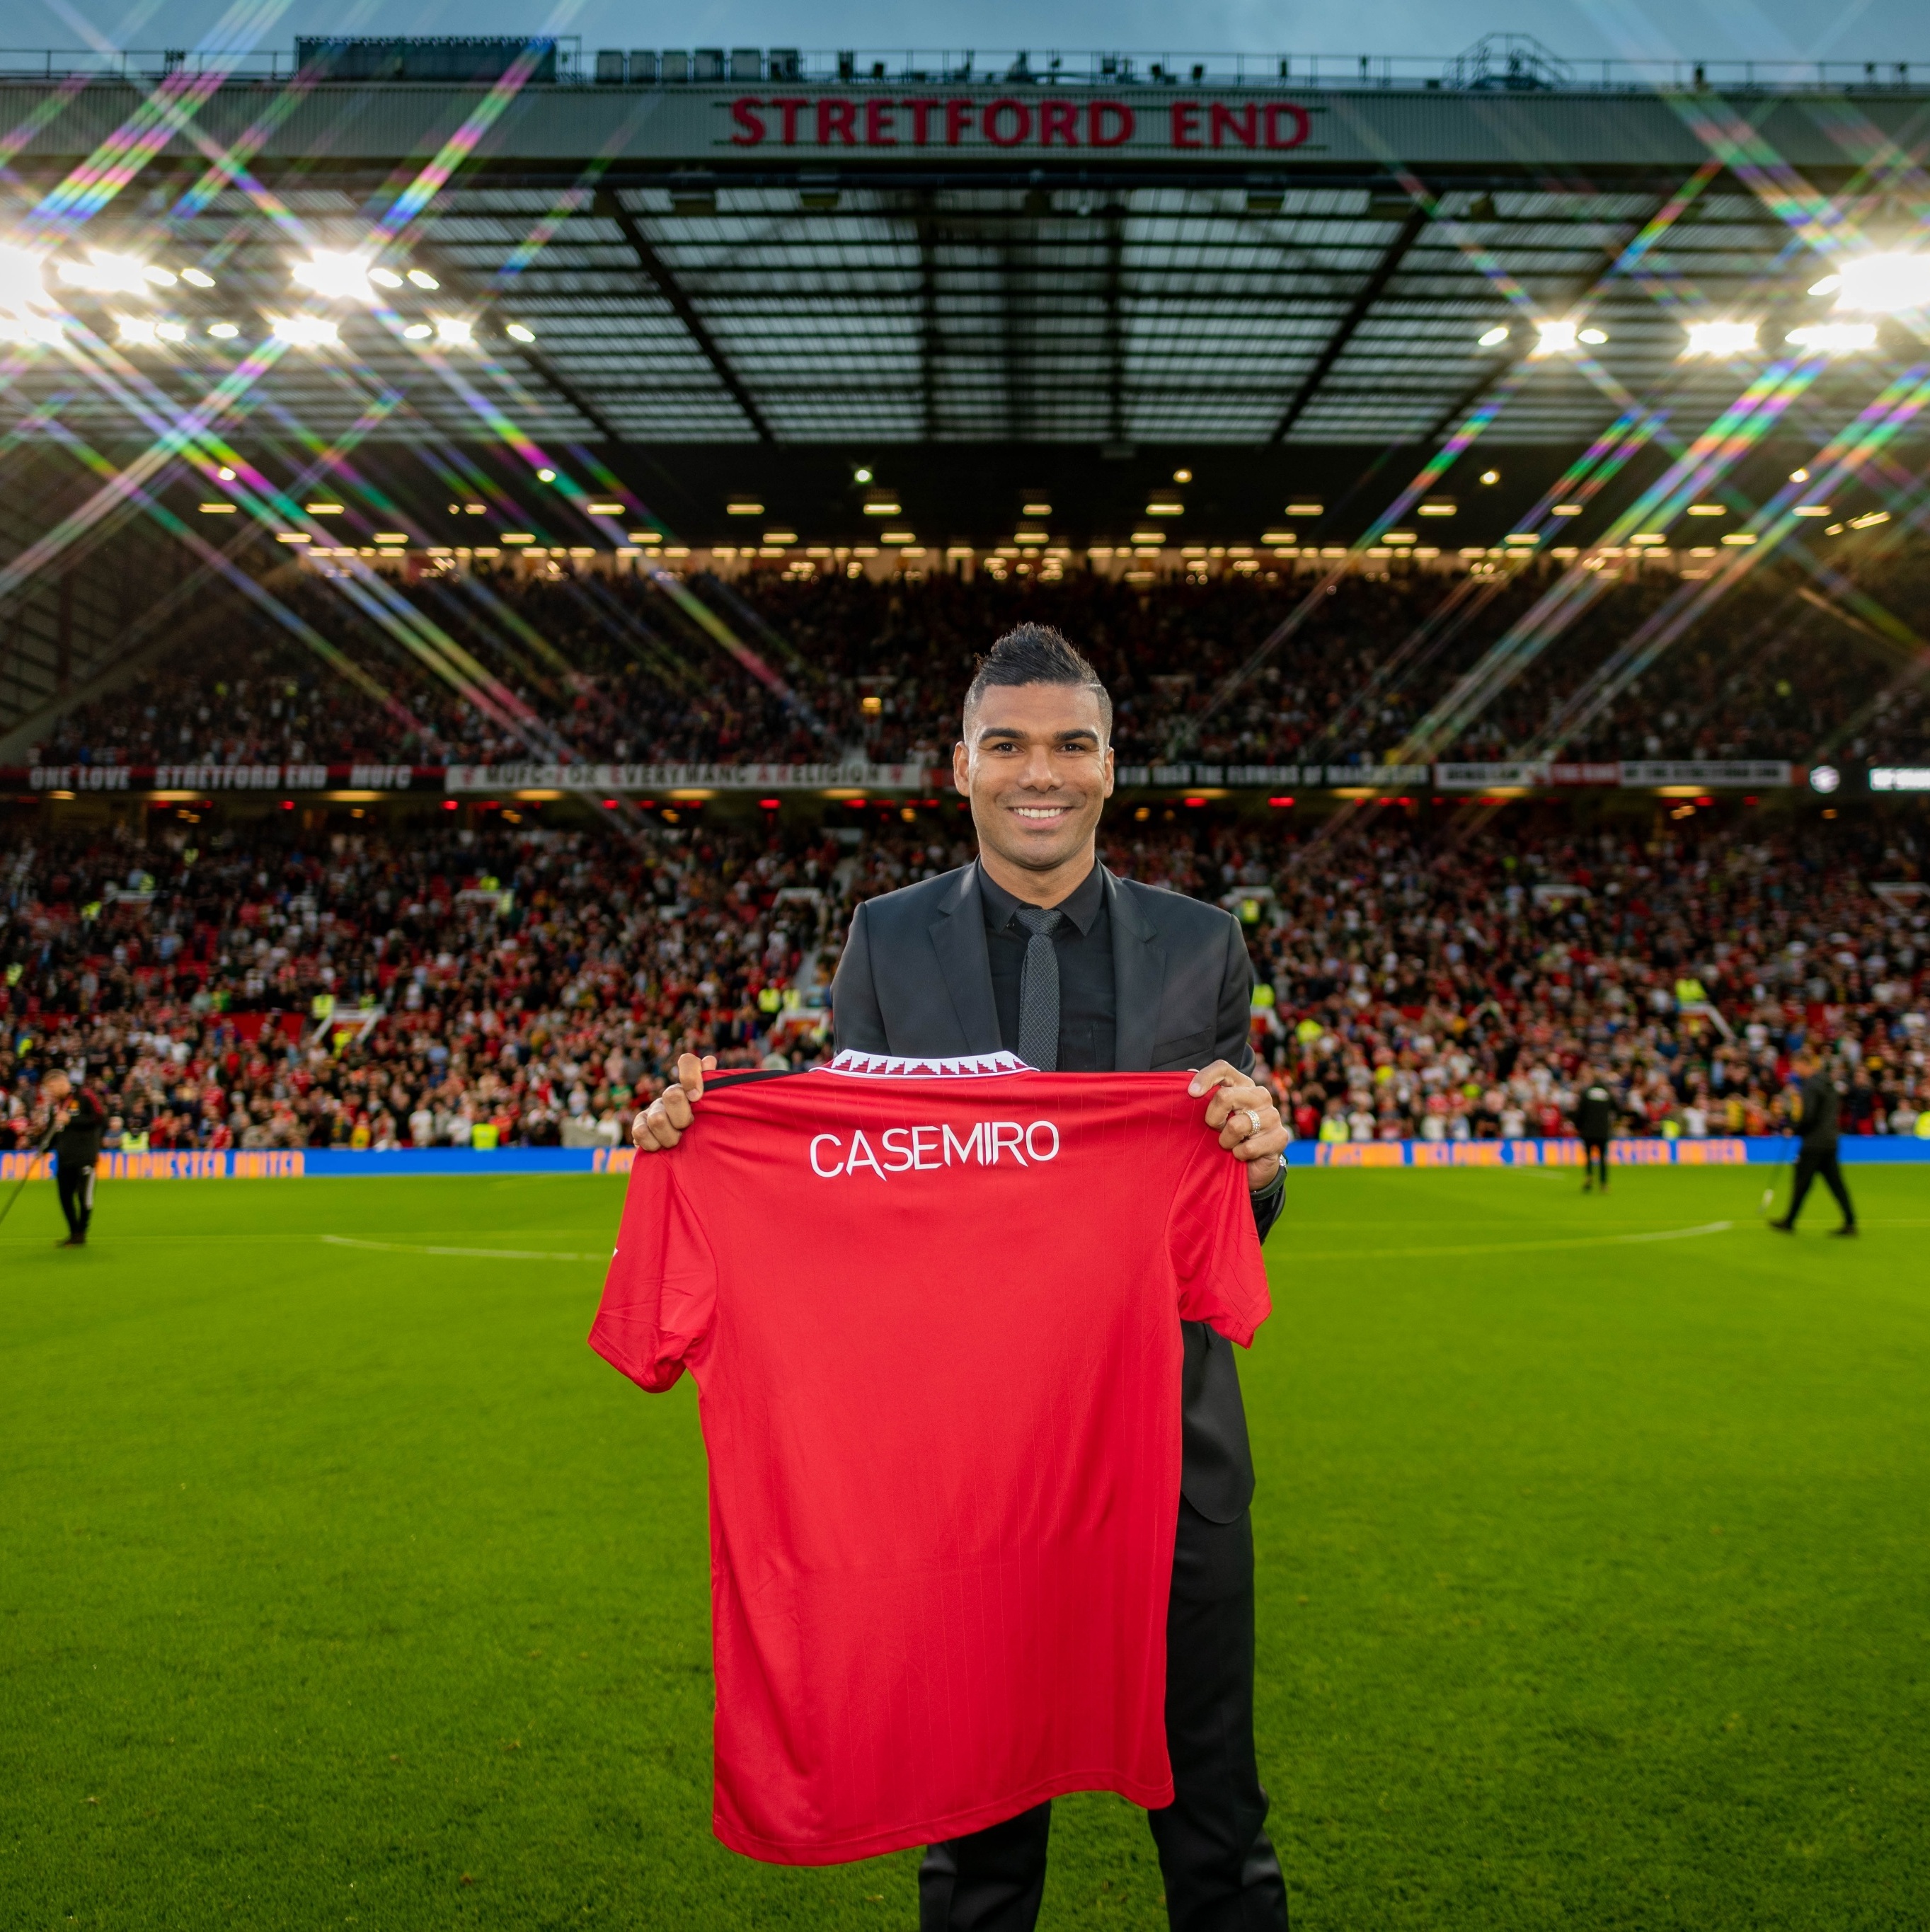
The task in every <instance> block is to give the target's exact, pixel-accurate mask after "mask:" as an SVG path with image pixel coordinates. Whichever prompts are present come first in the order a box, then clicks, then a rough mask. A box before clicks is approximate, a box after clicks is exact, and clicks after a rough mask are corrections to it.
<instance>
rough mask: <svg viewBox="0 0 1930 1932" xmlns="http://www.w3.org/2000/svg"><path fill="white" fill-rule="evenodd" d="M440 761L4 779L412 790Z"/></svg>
mask: <svg viewBox="0 0 1930 1932" xmlns="http://www.w3.org/2000/svg"><path fill="white" fill-rule="evenodd" d="M442 781H443V766H440V765H356V764H344V765H212V764H201V765H11V766H0V784H5V785H22V786H24V787H26V789H27V790H29V791H182V792H200V793H205V792H217V791H326V790H331V789H335V790H353V791H408V790H412V789H415V788H418V787H422V786H424V785H439V784H441V783H442Z"/></svg>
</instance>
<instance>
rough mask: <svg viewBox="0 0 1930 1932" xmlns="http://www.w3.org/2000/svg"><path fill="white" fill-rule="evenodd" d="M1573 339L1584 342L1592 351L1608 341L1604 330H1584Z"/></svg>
mask: <svg viewBox="0 0 1930 1932" xmlns="http://www.w3.org/2000/svg"><path fill="white" fill-rule="evenodd" d="M1575 339H1576V340H1577V341H1579V342H1586V344H1588V346H1589V347H1590V348H1591V349H1593V348H1595V347H1598V346H1599V345H1600V344H1602V343H1604V342H1606V341H1607V340H1608V332H1607V330H1606V329H1583V331H1582V332H1581V333H1580V335H1578V336H1577V338H1575Z"/></svg>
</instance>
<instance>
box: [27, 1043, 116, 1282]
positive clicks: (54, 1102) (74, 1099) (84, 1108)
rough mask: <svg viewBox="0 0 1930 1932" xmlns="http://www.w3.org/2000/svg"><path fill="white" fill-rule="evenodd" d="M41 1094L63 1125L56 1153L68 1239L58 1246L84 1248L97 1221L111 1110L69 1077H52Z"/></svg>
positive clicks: (52, 1075) (60, 1128)
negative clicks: (98, 1172)
mask: <svg viewBox="0 0 1930 1932" xmlns="http://www.w3.org/2000/svg"><path fill="white" fill-rule="evenodd" d="M41 1091H42V1092H43V1093H44V1094H45V1095H46V1096H47V1100H48V1103H49V1104H50V1106H52V1107H53V1109H54V1112H55V1118H56V1120H57V1121H59V1132H58V1133H56V1135H55V1136H54V1143H53V1151H54V1160H55V1163H56V1174H57V1175H58V1177H59V1187H60V1211H61V1212H62V1214H65V1216H66V1217H67V1238H66V1240H65V1241H62V1242H60V1243H59V1244H58V1245H59V1246H60V1247H63V1248H84V1247H86V1245H87V1226H88V1223H89V1222H90V1221H92V1220H93V1218H94V1163H95V1162H96V1161H97V1160H99V1159H100V1158H101V1136H102V1135H103V1134H104V1133H106V1132H107V1110H106V1109H104V1108H103V1107H102V1106H101V1100H100V1097H99V1095H98V1094H96V1093H95V1091H94V1090H93V1089H92V1088H91V1087H80V1088H77V1087H76V1086H75V1085H74V1082H72V1081H71V1080H70V1079H68V1077H67V1076H66V1075H65V1073H50V1074H49V1075H48V1076H47V1082H46V1085H44V1087H43V1088H42V1089H41Z"/></svg>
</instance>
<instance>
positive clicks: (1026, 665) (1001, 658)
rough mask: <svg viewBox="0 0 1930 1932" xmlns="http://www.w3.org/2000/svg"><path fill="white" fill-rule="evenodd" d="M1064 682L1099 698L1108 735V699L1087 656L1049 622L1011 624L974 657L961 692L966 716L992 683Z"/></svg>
mask: <svg viewBox="0 0 1930 1932" xmlns="http://www.w3.org/2000/svg"><path fill="white" fill-rule="evenodd" d="M1014 684H1065V685H1076V686H1077V687H1079V688H1081V689H1082V690H1086V691H1091V693H1092V694H1093V695H1094V697H1096V698H1097V699H1098V700H1099V718H1100V730H1101V732H1102V733H1103V735H1104V737H1105V739H1106V742H1108V743H1109V742H1111V741H1112V698H1111V697H1110V696H1109V695H1108V694H1107V692H1106V686H1105V685H1103V683H1102V682H1100V676H1099V673H1098V672H1097V671H1096V670H1094V669H1093V667H1092V666H1091V664H1090V663H1089V662H1088V661H1087V659H1086V658H1085V657H1084V656H1083V655H1082V654H1081V653H1080V652H1079V651H1077V650H1076V649H1074V648H1073V646H1072V645H1071V644H1070V643H1068V642H1067V640H1066V639H1065V637H1064V635H1063V634H1061V632H1059V631H1055V630H1054V629H1053V628H1052V625H1049V624H1015V625H1013V627H1012V628H1011V629H1010V630H1009V631H1007V632H1006V633H1005V634H1004V636H1003V637H1001V638H999V639H998V640H997V641H996V642H995V643H994V644H993V645H992V648H991V649H990V650H989V651H987V652H986V654H985V655H984V656H983V657H982V658H980V659H979V661H978V673H977V676H975V677H974V678H973V679H972V681H971V685H970V687H969V688H968V689H967V691H966V692H965V716H966V717H968V718H969V717H970V716H971V714H972V713H973V712H974V711H975V710H977V708H978V706H980V703H983V700H984V697H985V694H986V691H989V690H990V689H991V688H992V686H993V685H1014Z"/></svg>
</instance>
